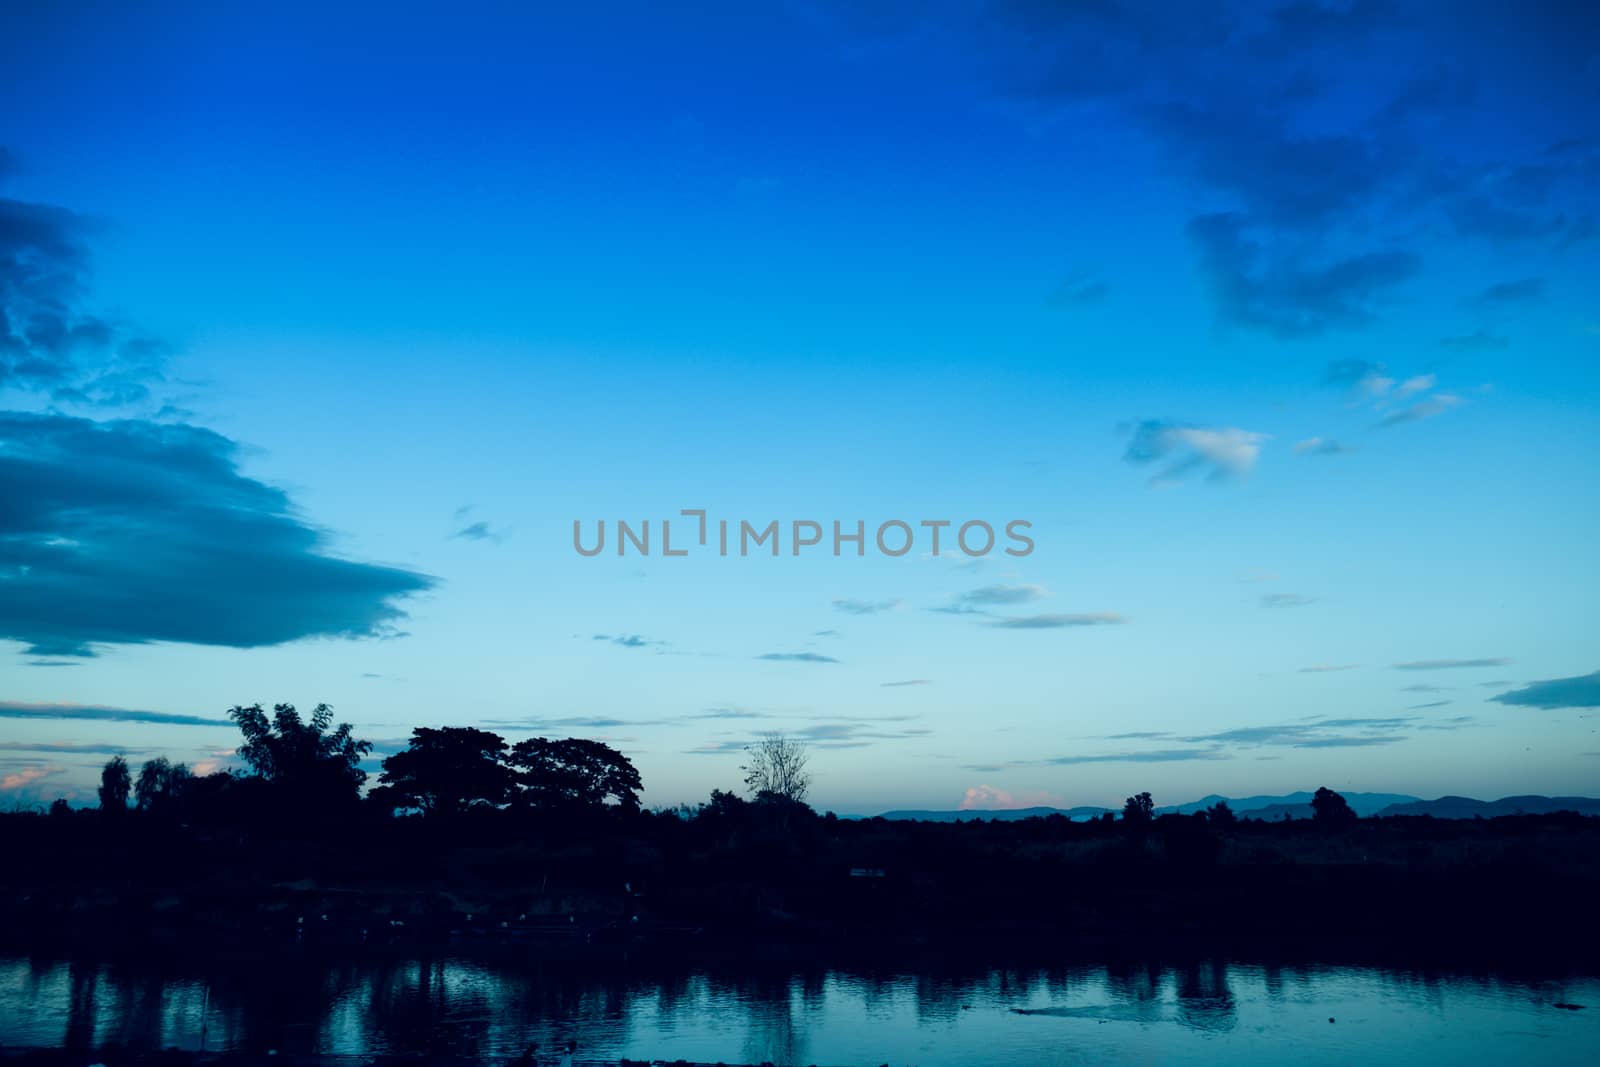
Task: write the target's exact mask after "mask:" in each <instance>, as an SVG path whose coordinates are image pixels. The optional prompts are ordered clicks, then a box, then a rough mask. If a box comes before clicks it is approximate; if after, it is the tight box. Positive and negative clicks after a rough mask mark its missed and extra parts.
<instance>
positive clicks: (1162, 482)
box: [1122, 419, 1267, 488]
mask: <svg viewBox="0 0 1600 1067" xmlns="http://www.w3.org/2000/svg"><path fill="white" fill-rule="evenodd" d="M1266 439H1267V435H1266V434H1263V433H1255V432H1252V431H1250V430H1241V429H1238V428H1236V427H1231V426H1228V427H1219V428H1213V427H1205V426H1190V425H1186V424H1183V423H1177V422H1170V421H1166V420H1162V419H1145V420H1144V421H1142V422H1139V423H1137V424H1135V425H1134V427H1133V432H1132V435H1131V437H1130V438H1129V440H1128V447H1127V448H1126V449H1125V450H1124V451H1123V454H1122V458H1123V459H1124V460H1125V461H1127V462H1128V463H1134V464H1140V465H1148V464H1152V463H1157V464H1161V466H1160V469H1159V470H1157V471H1156V473H1155V474H1153V475H1151V476H1150V482H1149V484H1150V485H1151V486H1152V487H1155V488H1162V487H1165V486H1170V485H1175V484H1177V483H1179V482H1181V481H1182V480H1184V479H1185V478H1187V477H1188V476H1190V475H1191V474H1202V475H1203V476H1204V477H1205V478H1206V480H1207V481H1211V482H1225V481H1229V480H1231V479H1234V478H1240V477H1243V476H1244V475H1246V474H1249V473H1250V471H1251V470H1252V469H1253V468H1254V467H1255V465H1256V460H1257V458H1258V457H1259V456H1260V455H1261V444H1262V442H1264V441H1265V440H1266Z"/></svg>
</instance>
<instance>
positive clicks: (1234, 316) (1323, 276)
mask: <svg viewBox="0 0 1600 1067" xmlns="http://www.w3.org/2000/svg"><path fill="white" fill-rule="evenodd" d="M1246 229H1247V222H1246V220H1245V219H1244V217H1243V216H1241V215H1237V214H1228V213H1224V214H1215V215H1200V216H1197V217H1196V218H1194V219H1192V220H1191V221H1190V223H1189V238H1190V240H1191V241H1193V242H1194V244H1195V247H1196V248H1197V249H1198V250H1199V254H1200V273H1201V277H1202V278H1203V279H1204V281H1205V283H1206V287H1207V290H1208V291H1209V293H1210V295H1211V299H1212V303H1213V304H1214V305H1215V307H1216V314H1217V318H1218V320H1219V321H1220V322H1222V323H1225V324H1227V325H1231V326H1237V327H1240V328H1245V329H1252V330H1259V331H1261V332H1263V333H1265V334H1267V335H1268V336H1271V337H1275V338H1277V339H1278V340H1295V339H1300V338H1307V337H1315V336H1317V335H1319V334H1323V333H1327V332H1329V331H1331V330H1355V329H1360V328H1362V327H1365V326H1368V325H1370V324H1371V323H1372V322H1373V320H1374V318H1375V312H1376V309H1377V307H1378V306H1379V304H1380V302H1381V301H1382V300H1383V299H1384V298H1385V297H1387V296H1388V295H1389V293H1390V292H1391V291H1392V290H1393V289H1395V288H1396V287H1398V286H1399V285H1401V284H1402V283H1404V282H1406V281H1409V280H1410V279H1411V278H1413V277H1415V276H1416V275H1417V273H1418V271H1419V269H1420V261H1419V260H1418V259H1417V257H1416V256H1414V255H1412V254H1411V253H1409V252H1404V251H1399V250H1393V249H1390V250H1384V251H1376V252H1365V253H1362V254H1359V255H1354V256H1347V257H1345V258H1342V259H1336V260H1333V261H1331V262H1328V263H1325V264H1323V265H1320V266H1311V265H1308V264H1306V263H1305V262H1300V261H1289V262H1286V261H1282V260H1278V261H1274V260H1273V259H1272V257H1271V256H1270V255H1269V252H1268V250H1267V249H1266V248H1265V247H1264V246H1263V245H1262V244H1261V243H1260V242H1258V241H1254V240H1251V239H1250V238H1248V237H1246V236H1245V231H1246Z"/></svg>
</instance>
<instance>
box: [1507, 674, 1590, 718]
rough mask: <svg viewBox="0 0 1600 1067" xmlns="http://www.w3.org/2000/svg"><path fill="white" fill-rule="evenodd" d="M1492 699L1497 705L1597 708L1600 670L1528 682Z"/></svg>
mask: <svg viewBox="0 0 1600 1067" xmlns="http://www.w3.org/2000/svg"><path fill="white" fill-rule="evenodd" d="M1489 699H1490V700H1492V701H1494V702H1495V703H1497V704H1509V705H1512V706H1514V707H1523V708H1543V709H1547V710H1548V709H1554V708H1597V707H1600V671H1595V672H1594V673H1592V674H1581V675H1578V676H1576V677H1573V678H1550V679H1546V680H1545V681H1542V682H1529V683H1528V684H1527V685H1525V686H1523V687H1522V688H1521V689H1513V690H1512V691H1510V692H1509V693H1501V694H1500V695H1499V696H1493V697H1490V698H1489Z"/></svg>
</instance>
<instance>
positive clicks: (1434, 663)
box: [1394, 657, 1511, 671]
mask: <svg viewBox="0 0 1600 1067" xmlns="http://www.w3.org/2000/svg"><path fill="white" fill-rule="evenodd" d="M1510 662H1511V661H1510V660H1508V659H1502V658H1499V657H1488V658H1484V659H1416V660H1412V661H1410V662H1409V663H1396V664H1395V665H1394V669H1395V670H1397V671H1452V670H1461V669H1464V668H1469V667H1504V666H1506V665H1507V664H1509V663H1510Z"/></svg>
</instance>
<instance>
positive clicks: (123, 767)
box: [99, 756, 133, 812]
mask: <svg viewBox="0 0 1600 1067" xmlns="http://www.w3.org/2000/svg"><path fill="white" fill-rule="evenodd" d="M132 790H133V777H132V775H131V774H130V773H129V771H128V761H127V760H125V759H123V758H122V757H121V756H112V757H111V758H110V759H108V760H106V765H105V766H104V767H102V768H100V790H99V792H100V810H101V811H111V812H118V811H127V810H128V794H129V793H130V792H131V791H132Z"/></svg>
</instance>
